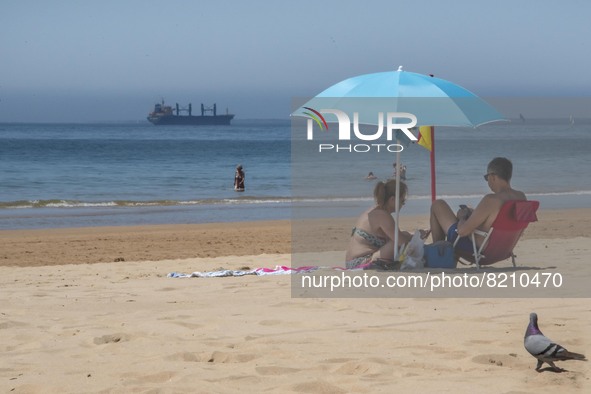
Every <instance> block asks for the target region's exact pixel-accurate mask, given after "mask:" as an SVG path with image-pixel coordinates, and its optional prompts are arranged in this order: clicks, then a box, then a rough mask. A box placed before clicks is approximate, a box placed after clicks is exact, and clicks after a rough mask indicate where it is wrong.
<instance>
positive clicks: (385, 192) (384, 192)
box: [373, 179, 408, 208]
mask: <svg viewBox="0 0 591 394" xmlns="http://www.w3.org/2000/svg"><path fill="white" fill-rule="evenodd" d="M407 193H408V187H407V186H406V183H404V182H402V181H400V201H404V200H406V194H407ZM393 196H396V179H390V180H389V181H387V182H381V181H380V182H378V183H377V184H376V187H375V188H374V189H373V198H374V199H375V201H376V204H377V205H378V206H380V207H382V208H385V206H386V203H387V202H388V200H389V199H390V197H393Z"/></svg>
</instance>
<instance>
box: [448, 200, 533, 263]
mask: <svg viewBox="0 0 591 394" xmlns="http://www.w3.org/2000/svg"><path fill="white" fill-rule="evenodd" d="M539 206H540V202H539V201H526V200H523V201H519V200H511V201H507V202H505V204H503V206H502V207H501V210H500V211H499V213H498V214H497V217H496V219H495V221H494V222H493V224H492V227H491V228H490V230H488V232H485V231H480V230H474V231H473V232H472V234H471V235H470V237H471V239H472V246H473V248H474V250H473V253H471V252H469V251H465V250H459V249H457V250H456V255H457V256H458V257H459V258H461V259H464V260H466V261H468V262H470V263H472V264H476V266H477V267H478V268H480V266H481V265H490V264H494V263H496V262H499V261H502V260H505V259H508V258H509V257H511V261H512V263H513V266H514V267H515V255H514V254H513V248H515V245H517V241H519V238H520V237H521V234H523V231H524V230H525V229H526V228H527V225H528V224H529V223H530V222H535V221H537V220H538V218H537V216H536V211H537V210H538V207H539ZM476 236H480V237H484V241H483V242H482V244H481V246H480V248H478V247H477V246H476ZM458 240H459V237H458V238H456V241H455V242H454V247H455V246H456V244H457V243H458Z"/></svg>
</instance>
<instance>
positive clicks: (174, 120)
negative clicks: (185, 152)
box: [148, 100, 234, 126]
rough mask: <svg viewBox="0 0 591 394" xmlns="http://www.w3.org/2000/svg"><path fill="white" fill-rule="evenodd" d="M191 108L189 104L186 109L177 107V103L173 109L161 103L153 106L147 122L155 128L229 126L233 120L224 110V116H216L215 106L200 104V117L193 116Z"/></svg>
mask: <svg viewBox="0 0 591 394" xmlns="http://www.w3.org/2000/svg"><path fill="white" fill-rule="evenodd" d="M192 112H193V107H192V105H191V104H190V103H189V106H188V107H186V108H181V107H179V105H178V103H177V104H176V106H175V108H174V109H173V108H172V107H171V106H170V105H165V104H164V100H163V101H162V103H159V104H156V105H154V111H152V112H150V114H149V115H148V121H150V123H152V124H155V125H156V126H161V125H196V126H200V125H229V124H230V121H231V120H232V119H233V118H234V115H233V114H230V113H228V110H226V114H225V115H218V113H217V106H216V104H214V105H213V106H212V107H206V106H205V105H203V104H201V115H193V113H192Z"/></svg>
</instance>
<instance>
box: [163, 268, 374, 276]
mask: <svg viewBox="0 0 591 394" xmlns="http://www.w3.org/2000/svg"><path fill="white" fill-rule="evenodd" d="M319 269H334V270H342V271H358V270H362V269H364V267H358V268H353V269H347V268H343V267H321V266H305V267H297V268H291V267H287V266H284V265H278V266H276V267H275V268H264V267H262V268H255V269H252V270H218V271H206V272H199V271H195V272H192V273H190V274H187V273H180V272H171V273H169V274H168V275H166V276H167V277H168V278H222V277H228V276H245V275H257V276H264V275H291V274H301V273H309V272H313V271H316V270H319Z"/></svg>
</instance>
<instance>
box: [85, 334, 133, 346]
mask: <svg viewBox="0 0 591 394" xmlns="http://www.w3.org/2000/svg"><path fill="white" fill-rule="evenodd" d="M129 339H130V337H129V335H127V334H124V333H116V334H109V335H103V336H102V337H96V338H94V344H95V345H105V344H108V343H119V342H126V341H129Z"/></svg>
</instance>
